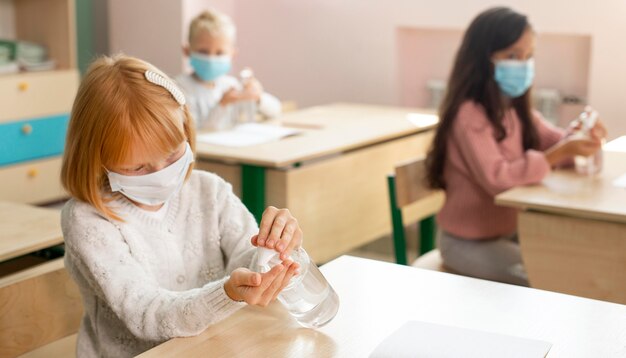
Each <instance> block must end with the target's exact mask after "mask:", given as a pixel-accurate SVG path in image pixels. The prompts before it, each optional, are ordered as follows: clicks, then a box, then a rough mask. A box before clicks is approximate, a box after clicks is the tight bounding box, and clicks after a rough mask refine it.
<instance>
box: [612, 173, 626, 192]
mask: <svg viewBox="0 0 626 358" xmlns="http://www.w3.org/2000/svg"><path fill="white" fill-rule="evenodd" d="M613 186H615V187H618V188H622V189H626V174H623V175H622V176H620V177H619V178H617V179H615V180H613Z"/></svg>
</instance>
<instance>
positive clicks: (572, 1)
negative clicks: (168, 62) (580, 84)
mask: <svg viewBox="0 0 626 358" xmlns="http://www.w3.org/2000/svg"><path fill="white" fill-rule="evenodd" d="M499 4H506V5H508V6H511V7H513V8H515V9H517V10H519V11H521V12H524V13H526V14H528V15H529V16H530V19H531V22H532V23H533V25H534V27H535V28H536V30H537V31H539V32H547V33H551V34H559V33H563V34H579V35H589V36H591V52H592V53H591V57H590V70H589V79H588V101H589V102H590V103H591V104H592V105H594V106H595V107H596V108H598V110H599V111H600V112H601V115H602V117H603V119H604V120H605V122H607V125H608V127H609V130H610V134H611V137H616V136H617V135H619V134H626V107H624V106H622V102H624V101H623V97H624V90H623V89H622V87H623V86H622V84H624V83H626V67H624V66H625V65H626V46H623V39H622V38H623V35H624V34H626V21H624V19H625V18H626V2H625V1H623V0H603V1H600V2H589V1H584V0H552V1H541V0H505V1H500V2H495V1H489V0H474V1H466V2H462V1H455V0H441V1H437V2H433V1H425V0H387V1H374V0H343V1H335V0H317V1H310V2H302V1H290V0H264V1H252V0H234V11H235V20H236V22H237V24H238V27H239V48H240V52H239V58H238V61H237V64H238V65H250V66H252V67H253V68H254V69H255V73H256V74H257V75H258V76H259V77H260V79H261V80H262V82H263V83H264V85H265V87H266V88H267V89H268V90H270V91H272V92H274V93H276V94H277V95H278V96H279V97H281V98H284V99H293V100H296V101H297V102H298V104H299V105H300V106H309V105H315V104H321V103H327V102H334V101H354V102H365V103H381V104H390V105H394V104H400V103H401V98H400V81H399V75H398V63H399V59H398V51H397V42H396V41H397V36H396V35H397V29H398V28H399V27H409V28H410V27H415V28H440V29H452V30H459V29H464V28H465V27H466V26H467V25H468V24H469V22H470V21H471V19H472V18H473V17H474V16H475V15H476V14H477V13H479V12H480V11H482V10H484V9H485V8H487V7H490V6H495V5H499ZM415 65H416V66H419V63H416V64H415ZM557 65H558V64H557ZM572 75H573V76H575V74H572Z"/></svg>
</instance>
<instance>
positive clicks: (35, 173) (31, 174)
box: [26, 168, 39, 179]
mask: <svg viewBox="0 0 626 358" xmlns="http://www.w3.org/2000/svg"><path fill="white" fill-rule="evenodd" d="M26 175H28V177H29V178H31V179H33V178H36V177H37V176H38V175H39V170H37V168H31V169H28V172H26Z"/></svg>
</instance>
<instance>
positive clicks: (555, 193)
mask: <svg viewBox="0 0 626 358" xmlns="http://www.w3.org/2000/svg"><path fill="white" fill-rule="evenodd" d="M603 154H604V165H603V168H602V172H601V173H600V174H598V175H596V176H594V177H588V176H584V175H580V174H577V173H576V172H575V171H574V170H573V169H562V170H555V171H553V172H552V173H551V174H550V175H548V176H547V177H546V178H545V179H544V180H543V182H542V183H541V184H538V185H532V186H524V187H517V188H513V189H511V190H508V191H505V192H504V193H502V194H500V195H498V196H496V203H497V204H498V205H502V206H511V207H515V208H519V209H524V210H534V211H540V212H547V213H554V214H562V215H568V216H574V217H582V218H587V219H598V220H607V221H614V222H621V223H626V189H624V188H618V187H615V186H614V185H613V183H612V182H613V180H615V179H616V178H618V177H620V176H622V175H623V174H626V153H624V152H614V151H605V152H604V153H603Z"/></svg>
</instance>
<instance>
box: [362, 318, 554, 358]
mask: <svg viewBox="0 0 626 358" xmlns="http://www.w3.org/2000/svg"><path fill="white" fill-rule="evenodd" d="M551 347H552V344H551V343H548V342H544V341H539V340H535V339H528V338H520V337H514V336H508V335H503V334H497V333H488V332H482V331H476V330H472V329H465V328H458V327H452V326H444V325H439V324H434V323H426V322H418V321H408V322H406V323H405V324H404V325H402V326H401V327H400V328H399V329H398V330H396V331H395V332H394V333H393V334H391V335H390V336H389V337H387V338H386V339H385V340H384V341H383V342H382V343H380V344H379V345H378V347H376V349H375V350H374V352H373V353H372V354H371V355H370V357H371V358H405V357H406V358H408V357H411V358H417V357H419V358H460V357H462V358H492V357H493V358H496V357H497V358H544V357H545V356H546V355H547V354H548V351H549V350H550V348H551Z"/></svg>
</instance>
